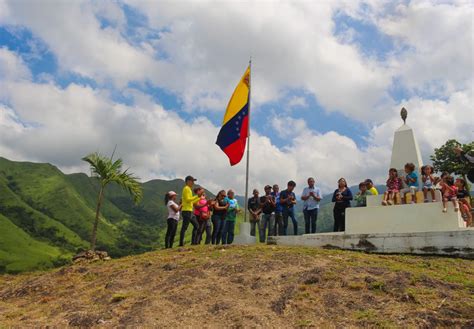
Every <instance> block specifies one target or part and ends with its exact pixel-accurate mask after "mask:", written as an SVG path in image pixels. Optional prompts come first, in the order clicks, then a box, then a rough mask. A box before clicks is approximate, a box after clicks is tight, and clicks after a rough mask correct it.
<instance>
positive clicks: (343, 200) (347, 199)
mask: <svg viewBox="0 0 474 329" xmlns="http://www.w3.org/2000/svg"><path fill="white" fill-rule="evenodd" d="M337 184H338V188H337V189H336V190H335V191H334V193H333V195H332V202H334V210H333V215H334V232H344V231H345V230H346V209H347V208H350V207H351V200H352V192H351V190H350V189H349V188H348V187H347V182H346V179H345V178H340V179H339V180H338V181H337Z"/></svg>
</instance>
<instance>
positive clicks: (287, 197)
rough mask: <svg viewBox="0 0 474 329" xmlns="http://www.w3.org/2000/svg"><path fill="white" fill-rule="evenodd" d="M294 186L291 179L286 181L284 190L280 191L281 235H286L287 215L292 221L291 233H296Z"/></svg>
mask: <svg viewBox="0 0 474 329" xmlns="http://www.w3.org/2000/svg"><path fill="white" fill-rule="evenodd" d="M295 186H296V183H295V182H294V181H292V180H291V181H289V182H288V184H287V188H286V190H284V191H281V193H280V204H281V207H282V212H283V235H287V230H288V217H290V218H291V221H292V222H293V234H294V235H298V222H297V221H296V217H295V204H296V195H295V193H294V192H293V190H294V189H295Z"/></svg>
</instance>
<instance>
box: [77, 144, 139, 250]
mask: <svg viewBox="0 0 474 329" xmlns="http://www.w3.org/2000/svg"><path fill="white" fill-rule="evenodd" d="M82 160H83V161H85V162H87V163H89V165H90V166H91V171H92V176H93V177H96V178H97V179H98V180H99V196H98V198H97V208H96V213H95V221H94V226H93V228H92V234H91V250H92V251H94V250H95V246H96V240H97V225H98V224H99V216H100V208H101V206H102V201H103V200H104V192H105V187H106V186H107V185H108V184H109V183H116V184H118V185H119V186H121V187H122V188H124V189H125V190H127V191H128V193H130V195H131V196H132V198H133V201H134V202H135V204H138V203H139V202H140V200H141V199H142V196H143V191H142V188H141V186H140V183H139V182H138V179H139V178H138V177H135V176H134V174H132V173H129V172H128V169H127V170H125V171H122V165H123V162H122V159H118V160H116V161H113V160H112V158H108V157H104V156H102V155H100V154H99V153H92V154H89V155H88V156H86V157H84V158H83V159H82Z"/></svg>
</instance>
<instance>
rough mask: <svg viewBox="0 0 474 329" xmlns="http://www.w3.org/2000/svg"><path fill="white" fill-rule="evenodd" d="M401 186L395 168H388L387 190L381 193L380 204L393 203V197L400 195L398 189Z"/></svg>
mask: <svg viewBox="0 0 474 329" xmlns="http://www.w3.org/2000/svg"><path fill="white" fill-rule="evenodd" d="M401 188H402V180H401V178H400V177H398V172H397V169H395V168H390V170H389V171H388V179H387V190H386V191H385V193H384V194H383V201H382V205H384V206H386V205H389V206H391V205H392V204H394V203H395V198H396V196H397V195H400V189H401Z"/></svg>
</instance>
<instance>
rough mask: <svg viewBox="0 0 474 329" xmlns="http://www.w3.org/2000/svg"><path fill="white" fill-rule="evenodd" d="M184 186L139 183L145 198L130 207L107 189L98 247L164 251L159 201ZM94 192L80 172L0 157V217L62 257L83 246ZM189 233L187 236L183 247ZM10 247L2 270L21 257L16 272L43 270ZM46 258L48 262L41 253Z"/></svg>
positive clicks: (118, 252) (120, 252) (115, 251)
mask: <svg viewBox="0 0 474 329" xmlns="http://www.w3.org/2000/svg"><path fill="white" fill-rule="evenodd" d="M183 185H184V182H183V181H182V180H172V181H164V180H152V181H149V182H146V183H144V184H142V187H143V190H144V196H143V200H142V202H141V203H140V204H139V205H135V204H133V202H132V200H131V199H130V197H129V196H128V194H127V193H126V192H125V191H123V190H122V189H121V188H119V187H118V186H114V185H110V186H108V187H107V189H106V191H105V199H104V202H103V206H102V208H101V220H100V223H99V227H98V233H97V238H98V241H97V245H98V248H99V249H101V250H105V251H108V252H109V254H111V255H112V256H113V257H120V256H125V255H130V254H137V253H142V252H145V251H150V250H153V249H159V248H161V247H163V245H164V235H165V231H166V219H167V209H166V205H165V204H164V201H163V197H164V195H165V193H166V192H167V191H170V190H174V191H176V192H178V193H181V190H182V188H183ZM207 193H208V195H209V196H212V193H210V192H209V191H207ZM97 194H98V186H97V181H96V180H95V179H93V178H90V177H88V176H87V175H85V174H71V175H65V174H63V173H62V172H61V171H60V170H59V169H58V168H56V167H54V166H52V165H50V164H41V163H30V162H14V161H9V160H7V159H4V158H1V157H0V214H1V215H3V216H4V218H6V219H8V221H9V222H10V223H11V224H13V225H15V226H16V227H17V229H16V230H15V232H23V233H25V234H26V235H27V236H30V237H31V238H32V239H34V240H36V241H39V242H41V243H43V244H45V245H49V246H51V247H52V248H53V249H54V250H58V251H59V252H60V253H63V254H65V255H69V256H70V255H72V254H74V253H76V252H77V251H78V250H80V249H86V248H88V246H89V239H90V234H91V230H92V225H93V220H94V217H95V207H96V202H97ZM1 229H2V228H1V227H0V230H1ZM191 231H192V230H191V229H189V230H188V232H187V234H186V240H187V242H188V243H189V242H190V237H191ZM178 232H179V231H178ZM12 234H13V233H12ZM16 235H17V233H15V234H13V236H16ZM178 239H179V233H178V236H177V240H176V241H178ZM14 243H15V239H9V240H8V242H6V241H4V242H3V244H2V246H1V248H0V252H4V253H5V252H7V250H8V252H9V253H10V254H11V257H9V258H8V259H6V258H5V259H4V262H3V263H4V264H3V263H2V264H3V266H9V265H8V264H10V262H11V260H12V259H18V258H21V257H23V258H25V259H26V260H25V262H24V266H23V267H21V266H20V267H18V266H17V267H16V269H18V270H35V269H38V268H43V267H44V266H43V265H40V263H41V261H36V260H35V259H32V260H29V259H28V258H30V257H36V256H33V255H31V254H29V253H26V254H22V253H21V250H18V249H17V248H13V247H14V246H11V245H10V244H14ZM41 250H42V249H41V248H40V251H41ZM46 256H47V257H46ZM45 257H46V258H44V259H50V257H49V255H48V254H47V253H46V252H45ZM40 258H41V257H40ZM2 259H3V258H2ZM41 260H43V259H41ZM5 264H6V265H5ZM47 266H50V263H48V264H47Z"/></svg>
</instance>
